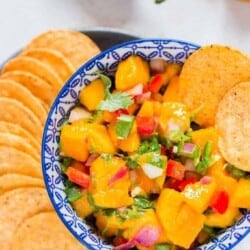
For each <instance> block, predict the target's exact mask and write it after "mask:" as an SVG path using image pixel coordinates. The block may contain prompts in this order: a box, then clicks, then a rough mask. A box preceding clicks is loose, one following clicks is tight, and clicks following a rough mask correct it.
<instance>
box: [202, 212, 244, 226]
mask: <svg viewBox="0 0 250 250" xmlns="http://www.w3.org/2000/svg"><path fill="white" fill-rule="evenodd" d="M240 215H241V213H240V212H239V209H238V208H235V207H229V208H227V210H226V212H225V213H223V214H220V213H211V214H208V215H206V220H205V224H206V225H207V226H210V227H221V228H225V227H228V226H231V225H232V224H234V223H235V221H236V220H237V219H238V218H239V216H240Z"/></svg>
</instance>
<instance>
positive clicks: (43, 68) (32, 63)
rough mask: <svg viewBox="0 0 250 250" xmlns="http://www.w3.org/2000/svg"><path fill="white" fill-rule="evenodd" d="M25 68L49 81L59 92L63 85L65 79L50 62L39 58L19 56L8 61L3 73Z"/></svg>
mask: <svg viewBox="0 0 250 250" xmlns="http://www.w3.org/2000/svg"><path fill="white" fill-rule="evenodd" d="M14 70H23V71H26V72H30V73H32V74H34V75H36V76H39V77H40V78H42V79H43V80H45V81H47V82H48V83H49V84H50V85H51V86H52V88H53V89H54V90H55V91H56V92H58V91H59V90H60V89H61V87H62V85H63V83H64V82H63V80H62V79H61V78H60V77H59V75H58V74H57V73H56V72H55V71H54V70H53V68H51V67H50V66H49V65H48V64H45V63H43V62H40V61H39V60H37V59H35V58H32V57H28V56H19V57H16V58H13V59H11V60H10V61H8V62H7V63H6V64H5V65H4V66H3V68H2V74H3V73H5V72H8V71H14Z"/></svg>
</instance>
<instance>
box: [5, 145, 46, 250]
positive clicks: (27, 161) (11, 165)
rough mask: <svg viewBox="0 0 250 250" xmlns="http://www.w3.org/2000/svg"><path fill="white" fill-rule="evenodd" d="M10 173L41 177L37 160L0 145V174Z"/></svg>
mask: <svg viewBox="0 0 250 250" xmlns="http://www.w3.org/2000/svg"><path fill="white" fill-rule="evenodd" d="M10 173H16V174H22V175H29V176H32V177H37V178H42V169H41V164H40V162H39V161H37V160H35V159H33V158H32V157H31V156H30V155H28V154H26V153H24V152H22V151H20V150H17V149H15V148H10V147H7V146H0V175H4V174H10ZM0 249H1V248H0Z"/></svg>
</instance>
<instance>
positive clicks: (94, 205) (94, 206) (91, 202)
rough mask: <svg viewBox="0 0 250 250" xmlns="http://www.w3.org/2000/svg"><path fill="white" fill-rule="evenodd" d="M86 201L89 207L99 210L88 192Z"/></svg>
mask: <svg viewBox="0 0 250 250" xmlns="http://www.w3.org/2000/svg"><path fill="white" fill-rule="evenodd" d="M87 200H88V202H89V204H90V206H92V207H93V208H94V209H95V210H99V209H100V207H99V206H97V205H96V204H95V202H94V198H93V196H92V194H91V193H90V192H88V193H87Z"/></svg>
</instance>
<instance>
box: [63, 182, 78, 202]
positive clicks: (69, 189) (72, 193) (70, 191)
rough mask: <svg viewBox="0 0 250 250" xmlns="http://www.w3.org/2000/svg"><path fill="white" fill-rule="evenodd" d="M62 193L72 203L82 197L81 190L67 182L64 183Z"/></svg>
mask: <svg viewBox="0 0 250 250" xmlns="http://www.w3.org/2000/svg"><path fill="white" fill-rule="evenodd" d="M64 191H65V194H66V195H67V198H68V201H69V202H74V201H76V200H78V199H80V198H81V197H82V192H81V189H80V188H78V187H77V186H76V185H75V184H74V183H72V182H70V181H69V180H67V181H66V183H65V189H64Z"/></svg>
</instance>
